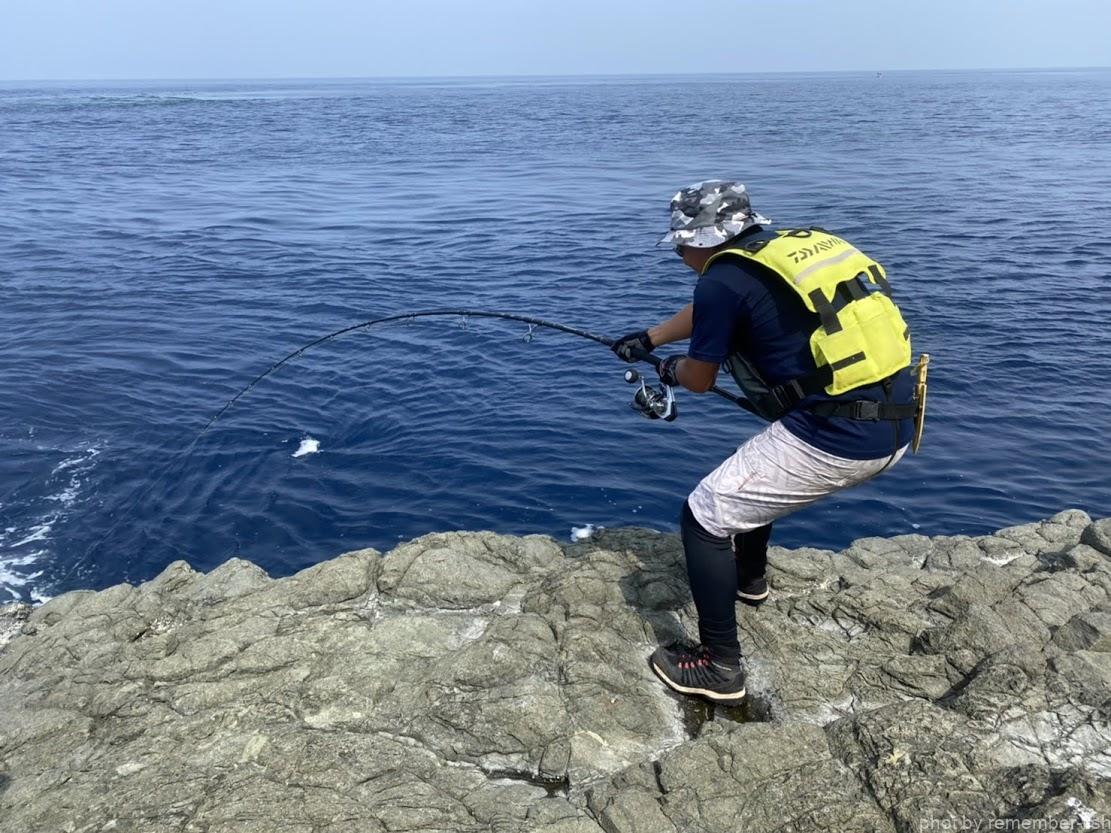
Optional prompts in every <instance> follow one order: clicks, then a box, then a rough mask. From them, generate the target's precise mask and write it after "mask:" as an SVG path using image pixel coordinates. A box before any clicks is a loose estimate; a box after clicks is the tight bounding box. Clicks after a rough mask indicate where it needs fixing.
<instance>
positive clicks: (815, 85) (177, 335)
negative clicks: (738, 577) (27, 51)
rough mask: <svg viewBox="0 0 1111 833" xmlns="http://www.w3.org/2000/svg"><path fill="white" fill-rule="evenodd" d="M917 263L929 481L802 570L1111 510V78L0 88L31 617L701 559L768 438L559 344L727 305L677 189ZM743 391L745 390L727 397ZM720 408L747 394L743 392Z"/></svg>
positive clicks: (826, 519)
mask: <svg viewBox="0 0 1111 833" xmlns="http://www.w3.org/2000/svg"><path fill="white" fill-rule="evenodd" d="M707 178H728V179H739V180H742V181H744V182H745V183H746V184H747V185H748V188H749V192H750V193H751V195H752V199H753V204H754V206H755V207H756V208H757V209H758V210H759V211H760V212H761V213H763V214H765V215H767V216H769V217H771V218H773V220H774V221H775V224H776V225H777V226H792V225H805V224H817V225H821V226H823V227H825V228H828V229H830V230H831V231H835V232H837V233H839V234H842V235H844V236H846V237H847V238H849V239H850V240H852V241H853V242H854V243H856V244H857V245H858V246H859V247H860V248H862V249H863V250H864V251H866V252H868V253H869V254H870V255H872V256H873V257H875V258H876V259H878V260H879V261H881V262H882V263H884V264H885V265H886V267H887V270H888V274H889V276H890V278H891V280H892V284H893V288H894V290H895V293H896V298H897V300H898V302H899V303H900V306H901V307H902V309H903V311H904V314H905V316H906V318H907V319H908V321H909V322H910V325H911V328H912V333H913V345H914V349H915V351H916V352H929V353H930V354H931V356H932V360H933V361H932V367H931V371H932V372H931V385H930V415H929V420H928V425H927V428H926V433H925V440H924V444H923V448H922V451H921V453H920V454H919V455H918V456H915V457H910V456H908V457H907V458H906V459H905V460H903V461H902V462H900V463H899V464H898V465H897V466H896V467H895V468H894V469H892V470H891V471H890V472H888V473H886V474H884V475H883V476H882V477H880V478H879V479H877V480H874V481H872V482H871V483H869V484H867V485H865V486H862V487H860V488H857V489H855V490H852V491H848V492H844V493H842V494H841V495H839V496H837V497H835V498H832V499H829V500H827V501H826V502H824V503H821V504H819V505H817V506H814V507H812V508H810V509H807V510H805V511H803V512H801V513H799V514H797V515H795V516H792V517H790V518H787V519H784V520H783V521H781V522H779V523H777V525H776V532H775V534H774V536H773V542H774V543H778V544H781V545H786V546H803V545H808V546H817V547H829V548H840V547H843V546H845V545H846V544H848V543H849V542H850V541H851V540H852V539H854V538H857V537H861V536H868V535H893V534H900V533H914V532H916V533H922V534H931V535H932V534H956V533H964V534H979V533H986V532H989V531H992V530H995V529H997V528H999V527H1002V526H1007V525H1011V524H1018V523H1023V522H1027V521H1032V520H1035V519H1039V518H1043V517H1046V516H1048V515H1051V514H1053V513H1055V512H1057V511H1060V510H1061V509H1064V508H1066V507H1078V508H1081V509H1084V510H1086V511H1088V512H1089V513H1092V514H1093V515H1097V516H1108V515H1111V488H1109V483H1108V465H1109V461H1111V415H1109V410H1111V394H1109V393H1108V379H1111V342H1109V341H1108V336H1107V326H1108V321H1109V320H1111V288H1109V284H1108V280H1109V272H1111V266H1109V264H1111V257H1109V255H1108V247H1107V243H1106V239H1105V237H1104V234H1105V226H1106V224H1107V220H1108V218H1111V71H1108V70H1090V71H1076V70H1069V71H1024V72H1016V71H1006V72H1004V71H998V72H995V71H992V72H934V73H882V74H879V73H859V74H851V73H850V74H844V73H842V74H784V75H738V76H709V77H694V76H689V77H643V78H641V77H637V78H527V79H465V80H352V81H274V82H254V81H252V82H235V81H229V82H209V81H205V82H175V83H111V84H109V83H99V84H50V85H42V84H33V83H19V84H15V83H6V84H0V451H2V453H0V602H3V601H7V600H13V599H23V600H41V599H44V598H47V597H50V596H54V595H57V594H58V593H61V592H64V591H66V590H71V589H75V588H100V587H104V586H107V585H111V584H113V583H117V582H120V581H140V580H144V579H147V578H150V577H152V576H154V575H156V574H157V573H158V572H159V571H160V570H161V569H162V568H163V567H165V566H166V564H168V563H169V562H171V561H173V560H176V559H185V560H187V561H188V562H190V563H191V564H192V565H193V566H194V567H195V568H197V569H199V570H208V569H211V568H213V567H214V566H216V565H217V564H219V563H221V562H222V561H224V560H225V559H227V558H229V557H232V556H239V557H242V558H247V559H250V560H252V561H255V562H257V563H258V564H260V565H261V566H263V567H264V568H265V569H267V570H268V571H270V572H271V573H272V574H276V575H281V574H289V573H292V572H294V571H296V570H299V569H301V568H304V567H306V566H308V565H311V564H313V563H315V562H318V561H320V560H322V559H325V558H328V557H330V556H333V555H336V554H338V553H340V552H342V551H345V550H351V549H356V548H361V547H377V548H379V549H381V550H383V551H384V550H388V549H389V548H391V547H392V546H394V545H396V544H397V543H398V542H399V541H402V540H406V539H410V538H412V537H414V536H418V535H422V534H424V533H428V532H433V531H437V530H455V529H467V530H478V529H489V530H495V531H499V532H506V533H532V532H537V533H546V534H549V535H552V536H555V537H556V538H558V539H562V540H568V539H569V538H570V536H571V533H572V530H573V529H575V528H582V527H586V526H587V525H593V526H594V527H595V528H597V527H619V526H631V525H633V526H647V527H654V528H657V529H661V530H674V529H675V528H676V527H677V517H678V512H679V509H680V507H681V505H682V502H683V499H684V498H685V496H686V494H687V493H688V492H689V491H690V489H691V488H692V487H693V486H694V485H695V484H696V483H697V482H698V480H699V479H700V478H701V477H702V476H704V475H705V474H706V473H707V472H709V471H710V470H712V469H713V468H715V467H716V466H717V465H718V463H719V462H720V461H721V460H722V459H724V458H725V457H726V456H728V455H729V454H731V453H732V452H733V450H734V449H735V448H736V447H737V445H738V444H740V443H741V442H743V441H744V440H745V439H746V438H748V437H749V436H751V435H752V434H753V433H754V432H756V431H758V430H759V429H760V428H761V427H762V425H761V423H759V422H757V421H756V420H755V419H754V418H752V417H750V416H748V415H747V414H745V413H744V412H742V411H740V410H739V409H737V408H736V407H735V406H733V405H730V404H729V403H728V402H726V401H724V400H722V399H719V398H716V397H713V396H710V395H703V396H696V395H694V394H690V393H686V392H681V393H680V394H679V409H680V417H679V419H678V420H677V421H675V422H674V423H668V424H664V423H661V422H650V421H648V420H645V419H642V418H641V417H639V416H638V415H637V414H636V413H635V412H633V411H632V410H631V408H630V407H629V402H630V399H631V394H632V390H631V388H630V387H629V386H628V385H626V384H625V383H624V381H623V379H622V373H623V371H624V369H625V365H624V364H622V363H621V362H619V361H618V360H617V359H616V358H615V357H614V356H613V355H612V354H611V353H610V352H609V351H608V350H606V349H605V348H604V347H601V346H599V345H597V344H594V343H591V342H588V341H585V340H581V339H577V338H574V337H571V336H568V335H566V334H562V333H558V332H552V331H546V330H540V329H538V330H535V331H532V332H530V328H528V327H527V326H525V325H523V324H517V323H512V322H502V321H489V320H484V319H473V318H472V319H462V318H447V319H428V320H420V321H414V322H410V323H400V324H394V325H389V326H384V327H381V328H372V329H369V330H365V331H359V332H354V333H351V334H349V335H347V336H344V337H342V338H338V339H335V340H332V341H329V342H326V343H324V344H322V345H320V346H319V347H317V348H315V349H313V350H311V351H309V352H307V353H305V354H304V355H302V356H300V357H298V358H297V359H296V360H295V361H293V362H291V363H290V364H289V365H287V366H285V367H283V368H281V369H280V370H279V371H278V372H277V373H275V374H273V375H272V376H270V377H269V378H267V379H266V380H265V381H263V382H262V383H260V384H259V385H258V386H257V387H255V388H254V389H253V390H252V391H251V392H250V393H249V394H248V395H246V396H245V397H243V398H242V399H240V400H239V401H238V402H237V403H236V404H235V406H234V407H233V408H231V409H230V410H229V411H228V412H227V413H225V414H224V415H223V416H222V417H221V419H220V420H218V421H217V422H216V423H215V424H214V425H213V426H212V427H211V428H210V429H209V430H208V431H207V432H205V433H204V434H203V435H202V436H198V434H199V432H200V430H201V428H202V427H203V426H204V425H205V423H206V422H207V421H208V420H209V418H210V417H211V416H212V415H213V414H214V413H215V412H217V411H218V410H219V409H220V408H221V407H222V406H223V404H224V403H225V402H226V401H227V400H228V399H230V398H231V397H232V396H233V395H235V394H236V392H237V391H238V390H240V389H241V388H242V387H243V386H244V385H246V384H247V383H248V382H249V381H251V379H253V378H254V377H256V376H257V375H258V374H259V373H261V372H262V371H264V370H265V369H266V368H267V367H269V366H270V365H271V364H273V363H274V362H275V361H277V360H278V359H280V358H281V357H282V356H284V355H286V354H287V353H289V352H291V351H292V350H295V349H296V348H297V347H299V346H300V345H302V344H304V343H306V342H309V341H311V340H313V339H315V338H317V337H319V336H321V335H323V334H325V333H328V332H330V331H333V330H337V329H339V328H341V327H345V326H348V325H351V324H355V323H358V322H360V321H362V320H365V319H371V318H375V317H379V316H383V315H390V314H394V313H402V312H406V311H410V310H419V309H427V308H433V307H472V308H477V309H485V310H499V311H506V312H515V313H525V314H531V315H536V316H540V317H544V318H548V319H552V320H555V321H558V322H562V323H565V324H569V325H572V326H576V327H581V328H584V329H587V330H590V331H593V332H597V333H600V334H603V335H610V336H616V335H621V334H623V333H625V332H628V331H629V330H632V329H636V328H639V327H641V326H648V325H651V324H655V323H657V322H658V321H660V320H662V319H663V318H665V317H667V316H669V315H670V314H671V313H673V312H674V311H675V310H677V309H678V308H679V307H681V306H682V305H683V304H685V303H687V302H688V301H689V299H690V295H691V291H692V288H693V285H694V280H695V276H694V273H692V272H690V271H688V270H686V269H685V268H684V267H683V266H682V264H681V263H680V261H679V259H678V258H676V257H675V256H674V254H672V252H671V251H670V250H666V249H657V248H656V247H655V245H654V244H655V241H656V240H657V238H658V237H659V236H660V235H661V234H662V233H663V232H664V231H666V227H667V220H668V213H667V203H668V200H669V199H670V197H671V195H672V194H673V193H674V192H675V191H676V190H677V189H678V188H679V187H680V186H683V185H685V184H688V183H690V182H693V181H697V180H701V179H707ZM723 379H724V377H723ZM723 384H727V382H725V381H723Z"/></svg>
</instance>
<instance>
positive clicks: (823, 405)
mask: <svg viewBox="0 0 1111 833" xmlns="http://www.w3.org/2000/svg"><path fill="white" fill-rule="evenodd" d="M802 407H803V409H804V410H807V411H810V413H812V414H817V415H818V416H824V417H844V418H846V419H858V420H865V421H870V422H880V421H884V422H888V421H897V420H901V419H913V418H914V416H915V415H916V413H917V407H918V406H917V405H915V404H914V403H913V402H912V403H910V404H908V405H896V404H895V403H893V402H873V401H871V400H869V399H857V400H855V401H853V402H815V403H814V404H813V405H803V406H802Z"/></svg>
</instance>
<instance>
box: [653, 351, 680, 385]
mask: <svg viewBox="0 0 1111 833" xmlns="http://www.w3.org/2000/svg"><path fill="white" fill-rule="evenodd" d="M683 358H684V357H683V356H668V357H667V358H666V359H664V360H663V361H662V362H660V366H659V367H657V368H656V372H657V373H659V374H660V381H661V382H663V383H664V384H665V385H667V386H668V387H672V388H673V387H675V386H676V385H678V384H679V377H678V376H676V375H675V372H676V371H677V370H678V369H679V362H681V361H682V360H683Z"/></svg>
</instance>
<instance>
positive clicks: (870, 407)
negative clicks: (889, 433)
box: [849, 399, 880, 422]
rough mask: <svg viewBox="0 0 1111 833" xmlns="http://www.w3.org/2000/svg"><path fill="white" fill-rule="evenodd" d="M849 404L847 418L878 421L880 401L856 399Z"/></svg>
mask: <svg viewBox="0 0 1111 833" xmlns="http://www.w3.org/2000/svg"><path fill="white" fill-rule="evenodd" d="M850 404H851V414H850V416H849V419H861V420H869V421H871V422H879V419H880V403H879V402H872V401H870V400H868V399H857V400H856V401H855V402H852V403H850Z"/></svg>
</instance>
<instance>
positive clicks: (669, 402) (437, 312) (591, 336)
mask: <svg viewBox="0 0 1111 833" xmlns="http://www.w3.org/2000/svg"><path fill="white" fill-rule="evenodd" d="M433 317H457V318H499V319H503V320H506V321H521V322H523V323H525V324H528V325H529V326H530V327H545V328H547V329H549V330H558V331H559V332H561V333H568V334H569V335H573V336H578V337H579V338H585V339H588V340H590V341H594V342H597V343H598V344H601V345H604V346H606V347H612V346H613V343H614V339H612V338H607V337H606V336H601V335H597V334H595V333H591V332H587V331H586V330H580V329H578V328H577V327H568V326H567V325H566V324H558V323H556V322H554V321H545V320H544V319H543V318H537V317H535V316H532V315H518V314H516V313H511V312H489V311H487V310H474V309H430V310H418V311H417V312H405V313H398V314H397V315H387V316H384V317H382V318H373V319H371V320H369V321H362V322H360V323H358V324H352V325H351V326H349V327H344V328H342V329H339V330H336V331H335V332H333V333H328V334H327V335H324V336H321V337H320V338H318V339H314V340H313V341H310V342H309V343H308V344H305V345H303V346H302V347H298V348H297V349H296V350H294V351H293V352H292V353H290V354H289V355H287V356H285V357H284V358H282V359H279V360H278V361H276V362H274V364H272V365H270V367H268V368H267V369H266V370H264V371H263V372H262V373H260V374H259V375H258V376H256V377H255V378H254V379H253V380H252V381H251V382H250V383H249V384H248V385H246V386H245V387H244V388H243V389H242V390H241V391H239V393H237V394H236V395H235V396H233V397H232V398H231V399H229V400H228V401H227V403H226V404H225V405H224V407H222V408H221V409H220V410H219V411H217V412H216V414H215V415H214V416H213V417H212V418H211V419H210V420H209V421H208V422H207V423H206V424H205V426H204V428H202V429H201V431H200V433H199V434H198V435H197V438H198V439H199V438H200V437H201V435H203V434H204V433H205V432H206V431H207V430H208V429H209V428H210V427H211V426H212V424H213V423H214V422H216V420H218V419H219V418H220V417H221V416H223V415H224V414H225V413H226V412H227V411H228V409H229V408H231V407H232V405H234V404H235V403H236V402H238V401H239V400H240V399H242V398H243V397H244V396H246V395H247V394H248V393H249V392H250V391H251V389H252V388H254V387H255V385H257V384H258V383H259V382H261V381H262V380H263V379H265V378H266V377H267V376H269V375H270V374H271V373H274V372H275V371H277V370H278V369H279V368H281V367H282V366H283V365H285V364H287V363H289V362H291V361H293V360H294V359H296V358H297V357H298V356H300V355H302V354H303V353H305V352H307V351H308V350H311V349H312V348H313V347H316V346H318V345H320V344H323V343H324V342H326V341H331V340H332V339H334V338H339V337H340V336H342V335H346V334H347V333H353V332H355V331H356V330H365V329H367V328H369V327H374V326H377V325H380V324H388V323H391V322H394V321H409V320H412V319H415V318H433ZM633 355H635V356H636V358H637V359H638V360H639V361H643V362H647V363H648V364H651V365H652V366H653V367H657V368H658V367H659V366H660V364H661V363H662V361H663V359H661V358H660V357H659V356H657V355H655V354H653V353H649V352H647V351H644V350H636V349H634V350H633ZM625 381H627V382H629V383H630V384H636V383H637V382H639V383H640V388H639V389H638V390H637V392H636V395H635V396H634V403H633V407H634V408H635V409H637V410H638V411H640V412H641V413H642V414H644V415H645V416H648V417H650V418H652V419H659V418H662V419H665V420H668V421H670V420H672V419H674V418H675V404H674V402H675V400H674V395H673V393H672V391H671V388H670V387H668V386H667V385H661V387H660V389H656V388H653V387H650V386H649V385H647V384H646V383H645V381H644V380H643V379H642V378H641V376H640V374H639V373H637V371H636V370H633V369H631V368H630V369H629V370H626V371H625ZM710 392H711V393H715V394H717V395H718V396H720V397H722V398H723V399H728V400H729V401H730V402H732V403H733V404H735V405H738V406H739V407H741V408H744V409H745V410H746V411H748V412H749V413H756V411H755V409H754V407H753V405H752V403H751V402H749V401H748V400H747V399H745V398H744V397H741V396H737V395H735V394H732V393H730V392H729V391H726V390H722V389H721V388H719V387H718V386H717V385H714V386H713V387H711V388H710Z"/></svg>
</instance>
